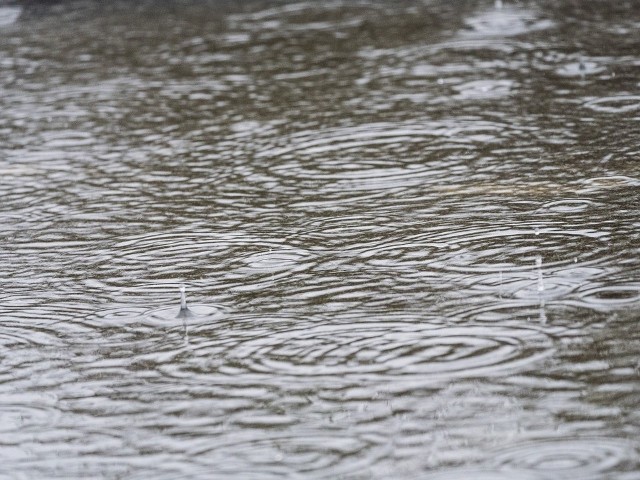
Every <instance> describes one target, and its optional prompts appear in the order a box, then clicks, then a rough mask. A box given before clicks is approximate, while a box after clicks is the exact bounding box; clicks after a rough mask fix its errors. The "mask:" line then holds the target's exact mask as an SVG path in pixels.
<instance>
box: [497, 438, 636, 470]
mask: <svg viewBox="0 0 640 480" xmlns="http://www.w3.org/2000/svg"><path fill="white" fill-rule="evenodd" d="M639 455H640V452H639V449H638V446H637V445H635V444H634V443H633V442H629V441H624V440H619V439H613V438H598V437H593V438H558V439H544V440H539V441H531V442H528V443H525V444H520V445H515V446H513V447H507V448H505V449H504V450H501V451H499V452H497V453H496V455H495V457H494V458H495V463H496V464H497V465H499V466H500V467H502V468H505V469H510V468H517V469H529V470H531V471H533V472H540V473H542V474H544V475H546V476H549V478H556V479H570V478H581V479H582V478H584V479H597V478H603V476H608V475H610V474H613V475H615V476H618V475H620V474H621V472H623V471H636V472H637V468H638V467H639V466H640V465H639V462H638V458H640V457H639ZM613 472H616V473H615V474H614V473H613Z"/></svg>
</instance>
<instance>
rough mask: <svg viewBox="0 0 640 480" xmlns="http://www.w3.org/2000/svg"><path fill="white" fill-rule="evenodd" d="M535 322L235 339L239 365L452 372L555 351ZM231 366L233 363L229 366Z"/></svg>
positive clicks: (504, 366) (342, 372)
mask: <svg viewBox="0 0 640 480" xmlns="http://www.w3.org/2000/svg"><path fill="white" fill-rule="evenodd" d="M551 348H552V343H551V339H550V338H549V337H548V336H547V335H545V334H544V333H543V332H541V331H539V330H536V329H533V328H523V327H500V326H495V327H494V326H474V325H467V326H459V327H457V326H434V325H428V324H422V325H421V324H404V323H384V322H383V323H359V324H353V325H342V326H335V325H319V326H311V327H307V328H295V329H290V330H286V331H279V332H272V333H269V334H268V335H265V336H262V337H254V338H248V339H245V340H242V341H239V342H238V343H237V344H236V345H233V346H232V348H230V349H229V350H228V352H227V354H226V357H227V361H228V362H230V366H231V365H233V368H230V369H228V373H232V372H237V368H242V369H246V370H248V371H251V372H254V373H264V374H271V375H273V374H280V375H290V376H294V377H301V378H302V377H305V378H306V377H309V376H337V377H342V376H346V375H356V376H361V375H363V376H369V375H377V376H378V375H389V376H395V377H401V376H415V375H419V376H426V377H429V378H442V377H444V378H451V377H460V376H478V375H483V376H487V375H496V374H504V373H507V372H510V371H513V370H527V369H528V368H532V366H533V365H535V364H536V363H537V362H538V361H539V360H541V359H543V358H545V357H546V356H548V355H549V354H550V353H551ZM221 368H222V369H223V370H225V371H226V370H227V368H226V367H224V366H222V367H221Z"/></svg>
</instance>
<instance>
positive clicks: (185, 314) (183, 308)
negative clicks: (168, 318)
mask: <svg viewBox="0 0 640 480" xmlns="http://www.w3.org/2000/svg"><path fill="white" fill-rule="evenodd" d="M192 316H193V313H192V312H191V310H189V307H187V294H186V288H185V286H184V285H181V286H180V311H179V312H178V316H177V318H183V319H185V318H189V317H192ZM185 331H186V325H185Z"/></svg>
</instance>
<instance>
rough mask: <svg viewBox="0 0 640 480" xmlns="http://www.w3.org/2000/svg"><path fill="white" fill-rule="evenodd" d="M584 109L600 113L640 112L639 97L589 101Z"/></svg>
mask: <svg viewBox="0 0 640 480" xmlns="http://www.w3.org/2000/svg"><path fill="white" fill-rule="evenodd" d="M584 107H586V108H588V109H590V110H594V111H596V112H602V113H630V112H636V111H638V110H640V96H639V95H619V96H615V97H603V98H596V99H594V100H589V101H588V102H586V103H585V104H584Z"/></svg>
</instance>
